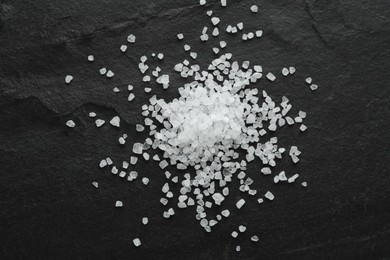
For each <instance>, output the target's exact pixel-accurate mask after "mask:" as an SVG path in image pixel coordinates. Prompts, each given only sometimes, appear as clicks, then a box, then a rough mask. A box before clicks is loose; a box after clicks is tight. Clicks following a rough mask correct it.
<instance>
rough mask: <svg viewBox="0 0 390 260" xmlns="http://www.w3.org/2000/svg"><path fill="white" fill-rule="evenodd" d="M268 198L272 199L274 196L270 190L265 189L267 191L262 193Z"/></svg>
mask: <svg viewBox="0 0 390 260" xmlns="http://www.w3.org/2000/svg"><path fill="white" fill-rule="evenodd" d="M264 197H266V198H267V199H269V200H274V198H275V196H274V194H272V193H271V192H270V191H267V193H266V194H265V195H264Z"/></svg>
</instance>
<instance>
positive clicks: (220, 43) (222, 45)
mask: <svg viewBox="0 0 390 260" xmlns="http://www.w3.org/2000/svg"><path fill="white" fill-rule="evenodd" d="M226 45H227V43H226V42H225V41H220V42H219V46H220V47H221V49H223V48H225V47H226Z"/></svg>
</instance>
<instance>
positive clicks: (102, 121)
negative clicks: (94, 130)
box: [95, 119, 106, 127]
mask: <svg viewBox="0 0 390 260" xmlns="http://www.w3.org/2000/svg"><path fill="white" fill-rule="evenodd" d="M105 122H106V121H104V120H102V119H96V120H95V124H96V126H97V127H101V126H102V125H104V123H105Z"/></svg>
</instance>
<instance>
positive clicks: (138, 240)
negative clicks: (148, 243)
mask: <svg viewBox="0 0 390 260" xmlns="http://www.w3.org/2000/svg"><path fill="white" fill-rule="evenodd" d="M133 244H134V245H135V246H136V247H139V246H140V245H141V240H140V239H139V238H134V239H133Z"/></svg>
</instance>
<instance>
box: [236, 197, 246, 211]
mask: <svg viewBox="0 0 390 260" xmlns="http://www.w3.org/2000/svg"><path fill="white" fill-rule="evenodd" d="M244 204H245V200H244V199H240V200H239V201H237V203H236V207H237V208H238V209H241V207H242V206H244Z"/></svg>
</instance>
